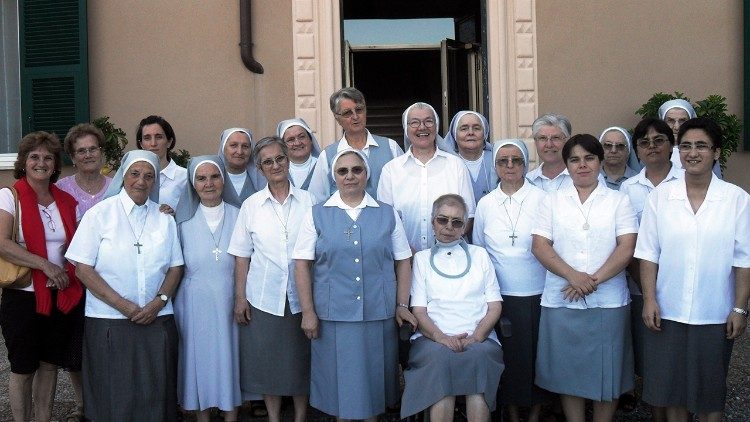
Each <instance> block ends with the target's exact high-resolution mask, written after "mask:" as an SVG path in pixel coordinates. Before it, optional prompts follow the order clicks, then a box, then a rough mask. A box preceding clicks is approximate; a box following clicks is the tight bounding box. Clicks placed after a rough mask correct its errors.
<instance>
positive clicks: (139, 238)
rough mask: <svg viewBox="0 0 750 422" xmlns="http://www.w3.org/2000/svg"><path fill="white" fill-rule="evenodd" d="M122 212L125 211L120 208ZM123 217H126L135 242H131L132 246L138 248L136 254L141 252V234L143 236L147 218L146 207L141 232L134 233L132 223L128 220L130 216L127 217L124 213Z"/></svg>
mask: <svg viewBox="0 0 750 422" xmlns="http://www.w3.org/2000/svg"><path fill="white" fill-rule="evenodd" d="M122 212H123V213H125V210H122ZM125 218H127V219H128V227H130V233H132V234H133V238H134V239H135V243H133V246H135V248H136V249H138V255H140V254H141V246H143V244H142V243H141V236H143V229H145V228H146V221H147V220H148V209H147V210H146V216H145V218H144V219H143V225H142V226H141V232H140V233H139V234H138V236H136V235H135V230H133V225H132V223H131V222H130V218H128V216H127V214H126V215H125Z"/></svg>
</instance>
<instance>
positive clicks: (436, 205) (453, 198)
mask: <svg viewBox="0 0 750 422" xmlns="http://www.w3.org/2000/svg"><path fill="white" fill-rule="evenodd" d="M443 205H449V206H457V207H460V208H461V209H463V210H464V222H465V223H466V222H468V220H469V211H468V209H467V206H466V201H464V198H463V196H461V195H456V194H455V193H448V194H445V195H440V196H439V197H438V199H436V200H435V202H433V203H432V219H435V217H437V213H438V210H439V209H440V208H441V207H442V206H443Z"/></svg>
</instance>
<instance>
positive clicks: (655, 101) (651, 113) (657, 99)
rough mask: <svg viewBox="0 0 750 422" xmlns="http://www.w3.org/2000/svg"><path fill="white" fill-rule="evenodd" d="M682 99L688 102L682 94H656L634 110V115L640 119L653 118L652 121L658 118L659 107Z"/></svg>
mask: <svg viewBox="0 0 750 422" xmlns="http://www.w3.org/2000/svg"><path fill="white" fill-rule="evenodd" d="M678 98H680V99H683V100H685V101H687V102H690V98H688V97H686V96H685V94H683V93H682V92H675V93H674V94H665V93H663V92H657V93H656V94H654V95H653V96H652V97H651V98H650V99H649V100H648V101H646V103H645V104H643V105H642V106H641V108H639V109H638V110H636V112H635V114H637V115H639V116H641V118H642V119H643V118H646V117H653V118H654V119H658V118H659V107H660V106H661V105H662V104H664V103H665V102H667V101H669V100H676V99H678Z"/></svg>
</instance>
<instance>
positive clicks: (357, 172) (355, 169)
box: [336, 166, 365, 177]
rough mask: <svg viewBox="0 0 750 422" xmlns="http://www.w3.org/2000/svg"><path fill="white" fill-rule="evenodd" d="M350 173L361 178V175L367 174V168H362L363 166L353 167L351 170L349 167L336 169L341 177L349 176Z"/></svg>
mask: <svg viewBox="0 0 750 422" xmlns="http://www.w3.org/2000/svg"><path fill="white" fill-rule="evenodd" d="M349 172H351V173H352V174H354V175H355V176H359V175H360V174H362V173H364V172H365V168H364V167H362V166H354V167H351V168H349V167H339V168H337V169H336V174H338V175H339V176H341V177H344V176H346V175H347V174H349Z"/></svg>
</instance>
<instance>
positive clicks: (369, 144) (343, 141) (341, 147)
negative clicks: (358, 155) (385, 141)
mask: <svg viewBox="0 0 750 422" xmlns="http://www.w3.org/2000/svg"><path fill="white" fill-rule="evenodd" d="M365 132H367V142H366V143H365V147H364V148H362V149H367V148H368V147H377V146H378V143H377V142H375V138H373V137H372V134H371V133H370V131H369V130H367V129H365ZM347 148H354V147H352V146H351V145H349V142H347V141H346V133H344V135H342V136H341V139H339V145H338V147H336V152H341V151H343V150H345V149H347Z"/></svg>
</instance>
